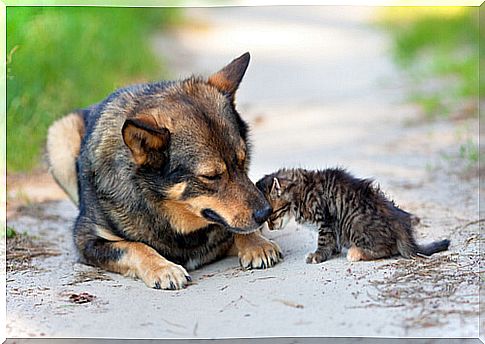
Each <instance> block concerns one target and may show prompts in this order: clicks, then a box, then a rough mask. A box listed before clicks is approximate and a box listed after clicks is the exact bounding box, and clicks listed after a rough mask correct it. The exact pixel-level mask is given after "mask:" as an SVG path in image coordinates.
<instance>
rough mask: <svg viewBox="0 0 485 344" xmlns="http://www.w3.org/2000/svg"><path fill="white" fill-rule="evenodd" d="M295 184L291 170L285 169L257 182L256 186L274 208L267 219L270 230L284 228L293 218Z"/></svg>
mask: <svg viewBox="0 0 485 344" xmlns="http://www.w3.org/2000/svg"><path fill="white" fill-rule="evenodd" d="M294 185H295V184H294V183H292V176H291V171H288V170H284V169H283V170H280V171H278V172H275V173H273V174H268V175H266V176H264V177H263V178H261V179H260V180H259V181H258V182H257V183H256V187H257V188H258V189H259V190H260V191H261V192H262V193H263V194H264V196H265V197H266V199H267V200H268V202H269V204H270V205H271V207H272V208H273V212H272V213H271V215H270V216H269V217H268V221H267V222H268V228H269V229H270V230H275V229H282V228H284V227H285V226H286V225H287V224H288V222H289V221H290V220H291V218H292V211H291V206H292V203H293V199H294V195H293V191H294Z"/></svg>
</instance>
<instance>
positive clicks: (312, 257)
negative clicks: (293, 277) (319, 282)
mask: <svg viewBox="0 0 485 344" xmlns="http://www.w3.org/2000/svg"><path fill="white" fill-rule="evenodd" d="M328 257H329V254H326V253H325V252H322V251H315V252H312V253H309V254H308V255H307V257H306V263H307V264H319V263H322V262H324V261H326V260H327V259H328Z"/></svg>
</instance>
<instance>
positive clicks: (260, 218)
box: [253, 204, 273, 225]
mask: <svg viewBox="0 0 485 344" xmlns="http://www.w3.org/2000/svg"><path fill="white" fill-rule="evenodd" d="M272 212H273V208H271V206H270V205H269V204H267V205H265V206H264V207H263V208H261V209H258V210H256V211H255V212H254V213H253V218H254V221H256V223H257V224H258V225H260V224H262V223H264V221H266V220H267V219H268V217H269V216H270V215H271V213H272Z"/></svg>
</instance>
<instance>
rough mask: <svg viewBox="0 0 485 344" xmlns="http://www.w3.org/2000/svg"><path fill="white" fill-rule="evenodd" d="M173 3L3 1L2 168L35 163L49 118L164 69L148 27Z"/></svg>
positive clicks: (169, 17) (161, 21) (174, 16)
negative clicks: (147, 5)
mask: <svg viewBox="0 0 485 344" xmlns="http://www.w3.org/2000/svg"><path fill="white" fill-rule="evenodd" d="M179 18H180V12H179V11H178V10H176V9H173V8H102V7H8V8H7V114H8V115H7V170H8V172H9V173H11V172H19V171H29V170H31V169H34V168H36V167H38V166H39V164H40V161H41V158H42V152H43V150H44V144H45V136H46V132H47V128H48V126H49V124H50V123H52V121H53V120H55V119H56V118H59V117H62V116H63V115H65V114H66V113H67V112H69V111H70V110H73V109H77V108H82V107H85V106H88V105H90V104H93V103H95V102H98V101H100V100H101V99H103V98H104V97H105V96H107V95H108V94H109V93H111V92H112V91H113V90H114V89H116V88H118V87H121V86H124V85H126V84H130V83H135V82H144V81H152V80H159V79H162V78H164V77H165V69H164V68H163V65H162V63H161V61H160V60H159V59H157V58H156V57H155V54H154V53H153V51H152V50H151V47H150V34H151V33H153V32H156V31H157V30H163V29H165V28H167V26H168V25H170V24H173V23H175V22H177V21H178V20H179Z"/></svg>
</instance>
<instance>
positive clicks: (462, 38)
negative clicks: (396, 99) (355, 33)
mask: <svg viewBox="0 0 485 344" xmlns="http://www.w3.org/2000/svg"><path fill="white" fill-rule="evenodd" d="M403 18H404V19H403ZM478 20H479V18H478V8H473V7H468V8H446V7H445V8H425V7H421V8H412V7H411V8H391V9H388V10H387V13H384V15H383V20H382V21H381V26H382V27H384V28H385V29H386V30H387V31H388V32H389V33H390V37H391V40H392V55H393V58H394V60H395V62H396V63H397V65H399V66H400V67H402V68H403V69H404V70H405V71H406V72H407V74H408V76H409V77H410V79H411V80H412V82H413V83H414V85H413V89H412V90H411V91H410V93H409V100H410V101H411V102H414V103H417V104H419V105H420V106H421V108H422V109H423V112H424V113H425V114H426V115H427V116H428V117H429V118H436V117H439V116H442V117H448V116H450V115H453V114H455V113H456V112H457V111H461V110H462V107H463V106H464V104H467V103H470V102H471V103H473V101H474V100H476V99H477V98H478V96H479V90H480V89H481V90H482V91H484V90H485V87H484V84H482V85H480V89H479V83H478V60H479V44H478V42H479V26H478ZM465 107H466V105H465ZM473 112H475V113H476V111H471V113H473Z"/></svg>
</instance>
